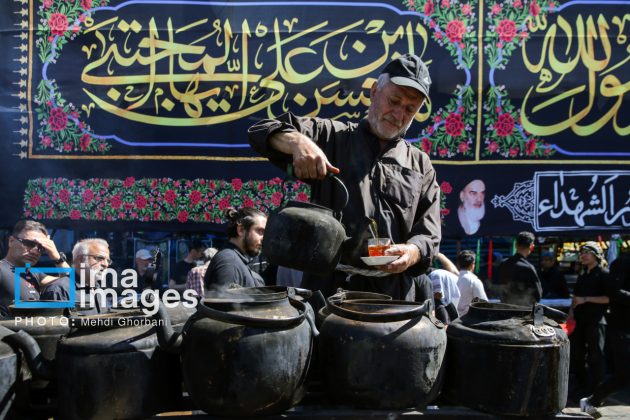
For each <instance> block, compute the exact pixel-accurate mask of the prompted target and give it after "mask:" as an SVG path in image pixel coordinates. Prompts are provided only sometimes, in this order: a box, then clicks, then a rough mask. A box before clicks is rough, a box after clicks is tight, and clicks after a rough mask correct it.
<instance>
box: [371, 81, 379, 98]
mask: <svg viewBox="0 0 630 420" xmlns="http://www.w3.org/2000/svg"><path fill="white" fill-rule="evenodd" d="M377 86H378V83H377V81H376V80H375V81H374V83H372V87H371V88H370V100H374V97H375V96H376V90H377V89H376V88H377Z"/></svg>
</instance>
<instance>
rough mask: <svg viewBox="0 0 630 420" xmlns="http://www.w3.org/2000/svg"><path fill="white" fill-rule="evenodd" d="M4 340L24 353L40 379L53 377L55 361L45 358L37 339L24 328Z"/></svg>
mask: <svg viewBox="0 0 630 420" xmlns="http://www.w3.org/2000/svg"><path fill="white" fill-rule="evenodd" d="M3 341H4V342H6V343H7V344H9V345H10V346H11V347H13V348H16V349H19V350H21V351H22V353H24V358H25V359H26V363H27V364H28V367H29V369H30V370H31V372H32V373H33V376H35V377H37V378H39V379H45V380H50V379H52V378H53V376H54V375H53V366H52V364H53V362H52V361H50V360H48V359H45V358H44V356H43V355H42V350H41V348H40V347H39V344H37V341H35V339H34V338H33V337H31V336H30V334H28V333H27V332H25V331H24V330H20V331H18V332H16V333H14V334H10V335H7V336H6V337H4V338H3Z"/></svg>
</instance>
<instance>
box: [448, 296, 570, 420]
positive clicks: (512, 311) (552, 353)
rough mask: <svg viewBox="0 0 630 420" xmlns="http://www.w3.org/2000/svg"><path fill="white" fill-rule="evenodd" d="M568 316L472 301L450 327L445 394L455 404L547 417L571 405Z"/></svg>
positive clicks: (545, 310) (522, 307)
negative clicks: (569, 393) (568, 402)
mask: <svg viewBox="0 0 630 420" xmlns="http://www.w3.org/2000/svg"><path fill="white" fill-rule="evenodd" d="M564 320H566V314H564V313H562V312H560V311H557V310H555V309H552V308H547V307H543V305H535V306H534V307H533V309H532V308H528V307H524V306H517V305H509V304H501V303H485V302H478V303H472V304H471V305H470V309H469V311H468V313H467V314H466V315H464V316H463V317H462V318H461V319H458V320H457V321H455V322H453V323H451V324H450V325H449V327H448V331H447V335H448V347H447V356H446V380H445V385H444V389H445V394H446V395H447V397H448V398H449V399H450V400H452V401H453V402H455V403H457V404H461V405H465V406H468V407H471V408H474V409H478V410H483V411H488V412H491V413H495V414H500V415H516V416H545V415H550V414H554V413H557V412H559V411H560V410H562V409H563V408H564V406H565V404H566V400H567V389H568V380H569V340H568V338H567V335H566V334H565V332H564V331H563V330H562V328H561V327H560V325H559V324H558V323H557V321H559V322H564Z"/></svg>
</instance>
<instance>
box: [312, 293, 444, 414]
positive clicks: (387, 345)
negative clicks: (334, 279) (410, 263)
mask: <svg viewBox="0 0 630 420" xmlns="http://www.w3.org/2000/svg"><path fill="white" fill-rule="evenodd" d="M327 308H328V310H329V312H330V315H329V316H328V317H326V319H325V320H324V322H323V324H322V326H321V333H320V336H319V337H318V341H319V355H320V357H321V366H322V369H324V370H325V383H324V385H325V389H326V391H327V393H328V396H329V397H330V398H331V399H332V400H333V401H337V402H339V403H342V404H350V405H353V406H355V407H359V408H371V409H403V408H408V407H423V406H425V405H426V404H427V403H428V402H429V401H431V400H433V399H434V398H435V397H437V395H438V394H439V390H440V385H441V383H440V382H441V381H440V380H439V379H440V369H441V366H442V360H443V358H444V353H445V351H446V333H445V331H444V325H443V324H442V323H441V322H440V321H438V320H437V319H435V318H433V316H432V310H433V304H432V301H431V300H427V301H426V302H425V303H424V304H422V305H420V304H418V303H416V302H404V301H396V300H372V299H365V300H361V299H359V300H350V301H346V300H343V299H331V298H329V299H328V300H327Z"/></svg>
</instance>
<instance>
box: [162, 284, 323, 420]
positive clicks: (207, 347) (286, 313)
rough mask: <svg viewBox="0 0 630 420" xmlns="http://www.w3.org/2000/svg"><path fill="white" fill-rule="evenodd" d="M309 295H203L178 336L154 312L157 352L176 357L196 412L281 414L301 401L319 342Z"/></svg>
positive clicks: (269, 291)
mask: <svg viewBox="0 0 630 420" xmlns="http://www.w3.org/2000/svg"><path fill="white" fill-rule="evenodd" d="M296 293H303V294H306V295H308V294H310V291H305V290H300V289H293V288H286V287H285V288H282V287H252V288H238V289H234V290H226V291H222V292H216V293H209V294H208V295H206V298H205V299H204V300H203V302H200V303H199V305H198V306H197V313H196V314H194V315H193V316H191V318H190V319H189V320H188V322H187V323H186V326H185V327H184V329H183V331H182V332H181V333H175V332H174V331H173V330H172V328H171V326H170V319H169V315H168V313H166V311H164V307H163V306H160V310H159V312H158V313H157V314H156V315H155V317H156V318H157V319H159V321H160V327H159V328H158V339H159V340H160V346H161V347H162V348H164V349H165V350H168V351H170V352H174V353H181V359H182V370H183V376H184V383H185V384H186V389H187V390H188V392H189V394H190V395H191V397H192V399H193V401H194V402H195V404H196V405H197V407H198V408H200V409H202V410H204V411H205V412H207V413H208V414H211V415H217V416H224V417H252V416H258V415H264V414H271V413H279V412H282V411H284V410H286V409H288V408H290V407H291V406H292V405H295V404H297V403H298V402H299V401H300V400H301V399H302V397H303V395H304V382H305V379H306V375H307V371H308V367H309V362H310V358H311V353H312V343H313V336H314V335H316V334H318V333H317V330H316V328H315V321H314V316H313V313H312V310H309V308H308V305H307V304H305V303H303V302H302V301H300V300H298V299H294V298H295V296H294V295H295V294H296Z"/></svg>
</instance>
